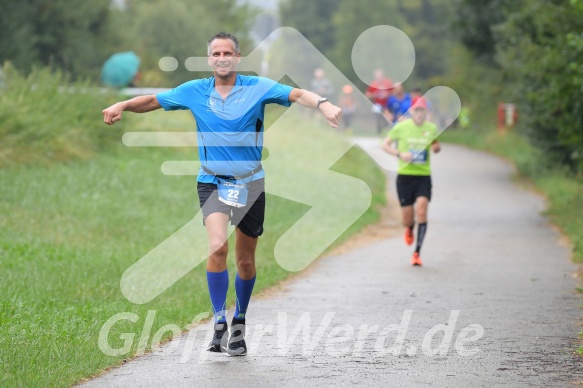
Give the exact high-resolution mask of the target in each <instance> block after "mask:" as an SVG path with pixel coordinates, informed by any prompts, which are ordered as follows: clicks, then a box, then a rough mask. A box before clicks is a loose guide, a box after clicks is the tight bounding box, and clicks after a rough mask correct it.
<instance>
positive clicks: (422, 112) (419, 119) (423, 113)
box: [411, 107, 427, 125]
mask: <svg viewBox="0 0 583 388" xmlns="http://www.w3.org/2000/svg"><path fill="white" fill-rule="evenodd" d="M426 117H427V109H425V108H421V107H417V108H415V109H413V112H411V118H412V119H413V122H414V123H415V125H421V124H423V122H424V121H425V118H426Z"/></svg>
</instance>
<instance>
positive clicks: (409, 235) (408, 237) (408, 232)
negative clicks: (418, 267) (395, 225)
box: [403, 228, 415, 245]
mask: <svg viewBox="0 0 583 388" xmlns="http://www.w3.org/2000/svg"><path fill="white" fill-rule="evenodd" d="M403 238H404V239H405V244H407V245H411V244H413V240H414V239H415V236H414V235H413V229H412V228H405V235H404V236H403Z"/></svg>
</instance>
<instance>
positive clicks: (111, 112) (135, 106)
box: [101, 94, 162, 125]
mask: <svg viewBox="0 0 583 388" xmlns="http://www.w3.org/2000/svg"><path fill="white" fill-rule="evenodd" d="M160 108H162V105H160V103H159V102H158V100H157V99H156V96H155V95H153V94H148V95H145V96H138V97H134V98H132V99H130V100H126V101H121V102H118V103H117V104H113V105H112V106H110V107H109V108H106V109H104V110H103V111H102V112H101V113H103V122H104V123H105V124H107V125H113V123H115V122H116V121H119V120H121V113H122V112H123V111H124V110H127V111H128V112H134V113H145V112H151V111H153V110H156V109H160Z"/></svg>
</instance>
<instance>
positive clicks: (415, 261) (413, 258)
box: [411, 252, 423, 267]
mask: <svg viewBox="0 0 583 388" xmlns="http://www.w3.org/2000/svg"><path fill="white" fill-rule="evenodd" d="M411 265H414V266H419V267H421V266H422V265H423V263H422V262H421V256H419V253H417V252H415V253H413V256H411Z"/></svg>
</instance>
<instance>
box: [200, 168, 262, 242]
mask: <svg viewBox="0 0 583 388" xmlns="http://www.w3.org/2000/svg"><path fill="white" fill-rule="evenodd" d="M247 185H248V186H249V194H248V196H247V206H244V207H241V208H236V207H233V206H229V205H227V204H226V203H223V202H221V201H219V195H218V193H217V185H215V184H212V183H201V182H198V185H197V189H198V198H199V200H200V208H201V209H202V216H203V224H204V220H205V219H206V218H207V217H208V216H209V215H211V214H213V213H223V214H226V215H228V216H229V219H230V220H231V225H235V226H237V227H238V228H239V229H240V230H241V232H243V233H244V234H245V235H247V236H249V237H259V236H261V235H262V234H263V221H264V219H265V179H257V180H255V181H252V182H249V183H248V184H247Z"/></svg>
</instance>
